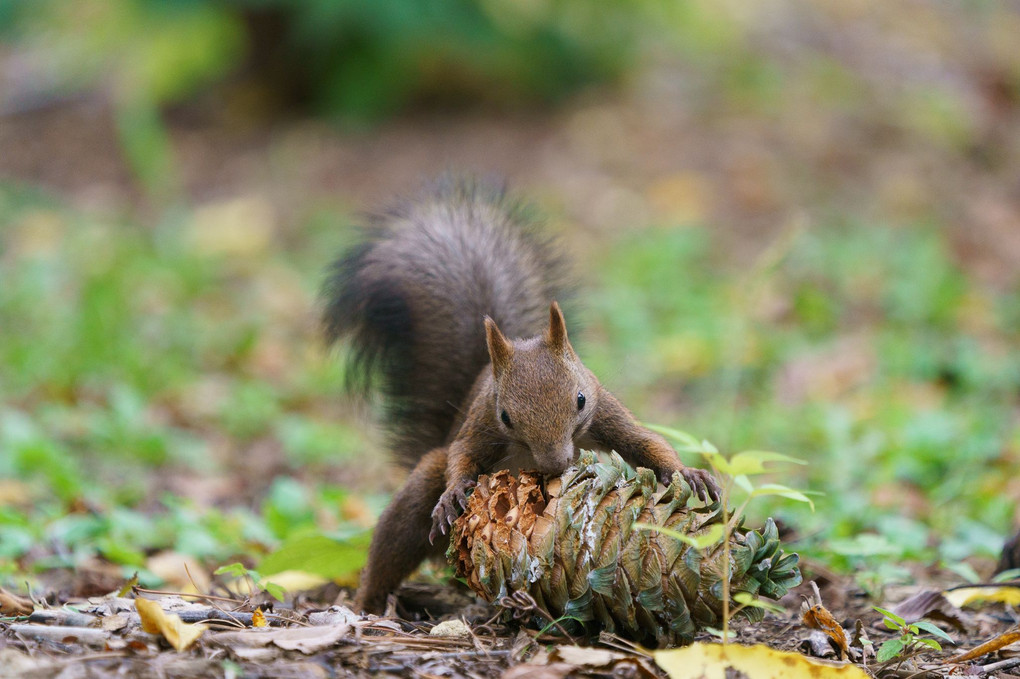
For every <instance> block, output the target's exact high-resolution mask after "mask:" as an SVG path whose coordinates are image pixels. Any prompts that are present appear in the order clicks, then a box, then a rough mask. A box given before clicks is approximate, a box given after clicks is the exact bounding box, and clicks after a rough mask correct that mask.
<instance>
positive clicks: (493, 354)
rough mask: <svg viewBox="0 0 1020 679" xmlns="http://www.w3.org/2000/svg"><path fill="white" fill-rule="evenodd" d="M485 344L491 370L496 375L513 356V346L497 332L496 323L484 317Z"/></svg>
mask: <svg viewBox="0 0 1020 679" xmlns="http://www.w3.org/2000/svg"><path fill="white" fill-rule="evenodd" d="M485 343H486V344H487V345H488V347H489V360H490V361H492V369H493V371H494V372H495V373H496V374H497V375H498V374H499V373H501V372H502V371H503V369H504V368H505V367H506V366H507V365H508V364H509V363H510V358H511V357H512V356H513V355H514V345H513V344H511V343H510V340H508V339H507V338H506V336H505V335H504V334H503V333H502V332H500V331H499V328H498V327H497V326H496V321H494V320H492V319H491V318H489V317H488V316H486V317H485Z"/></svg>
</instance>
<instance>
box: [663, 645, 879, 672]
mask: <svg viewBox="0 0 1020 679" xmlns="http://www.w3.org/2000/svg"><path fill="white" fill-rule="evenodd" d="M652 655H653V657H654V658H655V662H656V664H658V665H659V667H661V668H662V669H664V670H665V671H666V673H667V674H668V675H669V676H670V679H724V678H725V677H726V676H732V675H733V674H743V675H745V676H748V677H755V678H756V679H798V678H803V679H837V678H839V679H868V675H867V674H865V673H864V671H863V670H861V669H860V668H859V667H857V666H856V665H851V664H836V663H823V662H819V661H815V660H811V659H809V658H807V657H805V656H803V655H800V654H799V653H789V652H787V651H777V650H775V649H772V648H769V647H768V646H762V645H760V644H759V645H756V646H739V645H737V644H728V645H726V646H723V645H722V644H705V643H694V644H691V645H690V646H687V647H685V648H677V649H672V650H668V651H655V652H653V654H652ZM727 670H729V671H727Z"/></svg>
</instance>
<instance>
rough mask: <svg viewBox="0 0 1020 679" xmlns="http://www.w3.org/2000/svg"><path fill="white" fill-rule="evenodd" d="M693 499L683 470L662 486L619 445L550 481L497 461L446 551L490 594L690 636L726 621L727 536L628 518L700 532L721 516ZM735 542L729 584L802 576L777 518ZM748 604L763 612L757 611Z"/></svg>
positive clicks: (655, 634)
mask: <svg viewBox="0 0 1020 679" xmlns="http://www.w3.org/2000/svg"><path fill="white" fill-rule="evenodd" d="M690 498H691V491H690V488H689V487H688V486H687V484H686V483H685V482H684V481H683V480H682V479H681V478H680V476H679V475H674V477H673V482H672V483H671V484H670V485H669V486H668V487H667V488H666V489H665V490H664V491H661V492H660V491H657V483H656V479H655V475H654V474H653V473H652V472H651V471H650V470H647V469H638V471H637V472H636V473H635V472H634V471H633V470H631V469H630V467H628V466H627V465H626V463H624V462H623V460H622V459H621V458H620V457H619V456H617V455H615V454H614V455H613V456H612V457H611V459H610V461H609V462H608V463H603V462H598V461H597V460H596V458H595V456H594V455H592V454H589V453H585V454H583V455H582V457H581V459H580V461H579V462H578V464H577V466H575V467H572V468H571V469H568V470H567V472H566V473H564V474H563V475H562V476H561V477H557V478H554V479H551V480H550V481H549V482H548V483H546V484H545V485H544V487H543V485H542V483H541V477H539V476H538V475H537V474H534V473H531V472H523V473H521V474H520V475H519V476H518V477H513V476H511V475H510V474H509V473H508V472H506V471H501V472H497V473H495V474H492V475H491V476H482V477H480V478H479V479H478V486H477V487H476V488H475V490H474V493H473V494H472V495H471V497H470V499H469V503H468V507H467V510H466V511H465V512H464V514H463V515H462V516H461V517H460V518H459V519H458V520H457V521H456V523H454V525H453V531H452V535H451V543H450V549H449V550H448V551H447V557H448V558H449V559H451V561H453V562H454V563H455V564H456V567H457V575H458V576H460V577H464V578H465V579H466V580H467V583H468V585H469V586H470V587H471V588H472V589H473V590H474V591H475V592H477V593H478V594H479V595H480V596H482V597H483V598H485V599H486V600H488V601H495V600H497V599H499V598H502V597H503V596H505V595H507V594H511V593H513V592H517V591H525V592H528V593H529V594H530V595H531V596H532V597H533V598H534V599H535V601H536V603H538V605H539V606H541V607H542V608H544V609H545V610H546V611H547V612H548V613H550V614H551V615H552V616H554V617H560V616H568V617H571V618H575V619H577V620H580V621H583V622H584V623H585V624H586V626H587V627H588V628H589V630H590V631H595V630H598V629H603V630H606V631H609V632H615V633H617V634H620V635H622V636H626V637H629V638H631V639H635V640H637V641H641V642H646V643H650V642H652V641H654V642H655V643H656V644H657V645H659V646H664V645H675V644H677V643H687V642H689V641H691V639H692V638H693V637H694V635H695V633H696V632H697V631H698V630H699V629H701V628H703V627H705V626H720V625H721V619H722V580H721V573H722V570H721V567H722V560H723V557H724V553H723V549H722V543H721V542H720V543H718V544H716V545H713V546H712V547H708V548H706V549H704V550H702V551H699V550H696V549H694V548H692V547H690V546H688V545H686V544H683V543H681V542H680V541H678V540H675V539H673V538H671V537H668V536H666V535H663V534H661V533H658V532H654V531H649V530H639V529H638V530H636V529H634V528H633V524H634V523H635V522H637V521H640V522H643V523H648V524H654V525H656V526H662V527H665V528H669V529H672V530H674V531H677V532H679V533H682V534H684V535H689V536H692V537H694V536H697V535H699V534H701V533H703V532H704V531H706V530H707V529H708V527H709V526H711V525H712V524H715V523H719V522H721V521H722V513H721V511H719V508H718V506H715V507H688V506H687V502H688V500H689V499H690ZM729 541H730V573H731V575H730V579H731V583H730V590H731V593H733V594H735V593H737V592H749V593H751V594H757V595H762V596H766V597H769V598H773V599H778V598H780V597H782V596H783V595H784V594H786V592H787V590H788V589H789V588H791V587H794V586H796V585H797V584H799V583H800V581H801V577H800V571H799V570H798V569H797V559H798V557H797V555H796V554H787V555H783V553H782V552H781V551H780V550H779V535H778V531H777V530H776V526H775V524H774V523H773V522H772V519H769V520H768V521H767V522H766V524H765V528H764V529H763V530H762V531H761V532H760V533H759V532H756V531H753V530H748V529H745V528H743V527H740V528H738V529H737V530H735V531H734V533H733V535H731V536H730V538H729ZM731 596H732V594H731ZM741 615H744V616H745V617H746V618H748V619H750V620H753V621H756V620H760V619H761V616H762V611H761V609H758V608H745V609H743V610H742V611H741Z"/></svg>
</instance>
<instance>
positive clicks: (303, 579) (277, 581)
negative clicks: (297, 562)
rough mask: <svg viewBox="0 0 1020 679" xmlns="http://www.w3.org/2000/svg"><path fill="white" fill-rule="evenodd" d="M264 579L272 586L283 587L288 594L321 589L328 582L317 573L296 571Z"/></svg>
mask: <svg viewBox="0 0 1020 679" xmlns="http://www.w3.org/2000/svg"><path fill="white" fill-rule="evenodd" d="M265 579H266V580H269V581H270V582H272V583H273V584H274V585H279V586H280V587H283V588H284V589H285V590H287V591H288V592H307V591H308V590H310V589H315V588H316V587H322V586H323V585H325V584H326V583H327V582H329V578H324V577H323V576H321V575H319V574H318V573H308V572H306V571H297V570H287V571H280V572H279V573H273V574H271V575H267V576H265ZM260 584H261V583H260Z"/></svg>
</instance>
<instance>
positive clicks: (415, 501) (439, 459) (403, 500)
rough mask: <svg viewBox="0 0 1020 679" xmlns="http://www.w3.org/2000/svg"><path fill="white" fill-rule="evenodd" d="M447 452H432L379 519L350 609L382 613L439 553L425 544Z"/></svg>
mask: <svg viewBox="0 0 1020 679" xmlns="http://www.w3.org/2000/svg"><path fill="white" fill-rule="evenodd" d="M446 453H447V449H446V448H434V449H433V450H431V451H429V452H428V453H426V454H425V456H424V457H422V458H421V460H420V461H419V462H418V464H417V465H416V466H415V468H414V469H413V470H412V471H411V475H410V476H409V477H408V479H407V481H406V482H405V483H404V487H403V488H401V489H400V491H399V492H397V494H396V495H395V496H394V497H393V499H392V500H391V501H390V504H389V506H387V507H386V509H385V511H383V513H382V516H380V517H379V523H378V524H376V527H375V532H374V533H373V534H372V544H371V546H370V547H369V549H368V563H367V564H366V565H365V570H364V571H362V574H361V584H360V585H359V586H358V593H357V595H356V596H355V598H354V603H355V607H356V608H357V609H360V610H364V611H365V612H367V613H382V612H383V609H384V608H385V607H386V597H387V595H388V594H389V593H390V592H392V591H393V590H395V589H396V588H397V586H398V585H400V583H401V581H403V579H404V578H406V577H407V576H408V575H410V574H411V573H412V572H413V571H414V569H415V568H417V567H418V565H419V564H420V563H421V562H422V561H424V560H425V558H426V557H428V556H430V555H432V554H437V553H441V552H442V551H443V550H442V548H441V547H434V546H433V545H432V544H430V543H429V531H430V530H431V529H432V510H433V508H435V506H436V503H437V502H438V501H439V498H440V496H441V495H442V494H443V491H444V490H445V489H446Z"/></svg>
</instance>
